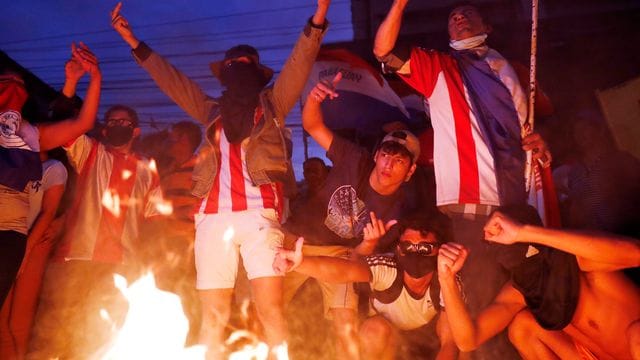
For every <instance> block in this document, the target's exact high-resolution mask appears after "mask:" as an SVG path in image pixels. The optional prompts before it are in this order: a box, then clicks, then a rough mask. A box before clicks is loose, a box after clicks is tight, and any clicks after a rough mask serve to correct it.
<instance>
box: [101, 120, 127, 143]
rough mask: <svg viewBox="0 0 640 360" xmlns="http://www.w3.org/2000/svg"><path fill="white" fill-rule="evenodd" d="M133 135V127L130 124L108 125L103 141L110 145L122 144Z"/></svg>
mask: <svg viewBox="0 0 640 360" xmlns="http://www.w3.org/2000/svg"><path fill="white" fill-rule="evenodd" d="M132 137H133V127H131V126H120V125H116V126H108V127H107V130H106V134H105V141H106V142H107V143H108V144H109V145H111V146H122V145H124V144H126V143H128V142H129V140H131V138H132Z"/></svg>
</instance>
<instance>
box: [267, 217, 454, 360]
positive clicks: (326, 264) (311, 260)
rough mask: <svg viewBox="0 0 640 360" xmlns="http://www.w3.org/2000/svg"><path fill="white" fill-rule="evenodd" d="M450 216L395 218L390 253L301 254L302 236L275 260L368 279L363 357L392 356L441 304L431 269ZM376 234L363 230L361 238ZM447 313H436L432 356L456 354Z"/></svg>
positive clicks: (338, 279)
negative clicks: (436, 339) (437, 345)
mask: <svg viewBox="0 0 640 360" xmlns="http://www.w3.org/2000/svg"><path fill="white" fill-rule="evenodd" d="M449 225H450V224H449V221H448V219H447V218H446V217H445V216H444V215H439V216H437V217H432V218H426V217H423V216H414V217H412V218H410V219H407V220H406V221H400V222H399V223H398V225H396V226H398V227H400V229H399V231H398V234H399V235H400V236H399V239H396V240H398V242H397V244H396V245H395V246H394V247H393V251H394V252H393V255H391V254H383V255H370V256H367V257H366V258H365V259H364V261H362V260H361V259H357V260H355V259H352V260H349V259H343V258H338V257H331V256H308V255H305V256H303V250H302V242H303V240H302V238H300V239H299V240H298V241H297V243H296V248H295V251H294V250H285V249H281V250H279V252H278V256H277V257H276V260H275V261H274V268H276V269H277V271H280V272H290V271H295V272H298V273H302V274H305V275H307V276H311V277H314V278H316V279H318V280H321V281H325V282H330V283H337V284H340V283H350V282H368V283H369V287H370V291H371V296H372V298H371V302H370V313H369V317H368V318H367V319H366V320H364V322H363V323H362V324H361V325H360V327H359V330H358V329H356V332H357V334H358V338H359V343H360V356H361V358H363V359H395V358H396V356H397V354H396V353H397V350H398V348H399V345H400V344H401V343H405V344H407V345H417V344H413V343H412V342H411V339H413V340H414V341H416V340H417V339H420V340H418V341H417V342H419V343H422V342H424V340H425V339H424V335H425V333H424V331H423V330H424V327H425V326H426V325H428V324H429V323H430V322H431V321H432V320H434V319H436V316H437V315H438V311H439V310H441V311H443V312H444V309H441V304H440V293H439V283H438V280H437V279H438V278H437V274H436V271H435V270H436V263H437V262H436V259H437V256H438V248H439V247H440V246H441V245H442V244H443V243H445V242H446V241H447V240H448V239H447V238H448V236H447V235H448V234H449V233H450V230H449V229H448V226H449ZM377 240H378V239H377V238H375V237H373V238H371V237H370V236H365V241H377ZM447 321H448V320H447V317H446V316H444V315H443V314H441V315H440V317H438V318H437V324H436V329H437V333H438V336H439V338H440V349H439V351H438V354H437V356H436V359H455V358H457V348H456V346H455V343H454V342H453V338H452V337H451V333H450V331H449V325H448V323H447Z"/></svg>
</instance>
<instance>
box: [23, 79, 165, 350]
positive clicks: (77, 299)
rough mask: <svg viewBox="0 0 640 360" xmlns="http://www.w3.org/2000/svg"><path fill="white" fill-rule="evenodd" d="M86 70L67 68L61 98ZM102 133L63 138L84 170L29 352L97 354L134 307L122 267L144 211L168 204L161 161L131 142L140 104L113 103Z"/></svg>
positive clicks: (129, 266)
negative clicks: (120, 285)
mask: <svg viewBox="0 0 640 360" xmlns="http://www.w3.org/2000/svg"><path fill="white" fill-rule="evenodd" d="M83 71H87V70H86V69H84V68H76V69H75V70H74V69H67V71H66V79H65V86H64V90H63V93H62V95H61V96H60V98H59V99H58V100H57V102H58V103H60V104H62V103H64V102H65V101H72V99H71V97H72V96H73V95H74V94H73V93H67V92H66V91H65V90H68V89H70V88H73V89H75V84H76V83H77V81H78V80H79V78H80V77H81V76H82V73H83ZM86 101H87V100H85V102H86ZM63 107H64V106H62V105H61V106H60V108H63ZM54 110H55V109H54ZM64 132H65V129H61V130H60V133H59V134H62V133H64ZM101 134H102V137H103V141H102V142H101V141H98V140H96V139H93V138H91V137H89V136H87V135H79V136H77V137H76V138H73V139H71V140H70V141H68V142H67V143H66V144H64V146H63V147H64V149H65V150H66V153H67V157H68V159H69V162H70V164H71V166H72V167H73V168H74V170H75V171H76V173H77V174H78V180H77V183H76V194H75V198H74V201H73V204H72V205H71V208H70V209H69V210H68V211H67V216H66V224H65V232H64V235H63V237H62V240H61V241H60V243H59V244H58V246H57V248H56V249H55V251H54V253H53V255H52V258H51V260H50V262H49V266H48V267H47V270H46V273H45V277H44V283H43V288H42V295H41V302H40V306H39V308H38V313H37V315H36V320H35V326H34V329H33V335H32V339H31V344H30V350H29V354H28V356H27V358H33V359H46V358H90V357H93V356H97V354H98V351H99V350H100V348H101V347H102V346H104V345H105V344H106V343H107V342H108V341H109V340H110V339H111V337H112V331H113V327H114V326H115V327H117V326H119V324H121V322H122V321H123V320H124V315H125V314H126V309H127V302H126V300H125V299H124V297H123V296H122V294H121V293H120V291H119V289H117V288H116V287H115V284H114V275H115V274H122V275H127V274H129V273H131V271H132V270H135V268H134V265H135V264H136V263H137V260H138V256H139V251H141V249H142V246H141V245H142V243H141V239H139V237H138V235H139V231H140V227H141V226H142V223H143V219H149V218H152V217H154V216H156V215H160V214H161V210H162V206H163V205H164V201H163V198H162V191H161V189H160V186H159V179H158V175H157V173H156V171H155V168H154V167H153V166H151V165H150V162H149V160H146V159H143V158H141V157H139V156H137V155H136V154H134V153H133V152H132V150H131V149H132V145H133V142H134V141H135V139H136V138H137V137H138V136H139V135H140V126H139V120H138V115H137V113H136V111H135V110H133V109H132V108H130V107H128V106H124V105H114V106H112V107H111V108H109V109H108V110H107V112H106V113H105V124H104V127H103V129H102V131H101ZM105 313H106V314H108V316H107V318H106V319H105V318H103V316H104V314H105ZM89 333H90V334H91V336H87V334H89Z"/></svg>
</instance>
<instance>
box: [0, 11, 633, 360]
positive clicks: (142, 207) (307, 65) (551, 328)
mask: <svg viewBox="0 0 640 360" xmlns="http://www.w3.org/2000/svg"><path fill="white" fill-rule="evenodd" d="M407 3H408V0H395V1H394V2H393V4H392V5H391V8H390V10H389V13H388V14H387V16H386V18H385V19H384V20H383V22H382V24H381V25H380V28H379V29H378V32H377V34H376V37H375V43H374V44H373V53H374V55H375V56H376V58H377V59H378V60H379V61H380V63H381V64H382V65H383V66H382V68H383V71H384V72H387V73H395V74H397V76H399V77H400V78H401V79H402V80H403V81H404V82H406V83H407V84H408V85H409V86H411V87H412V88H414V89H415V91H416V92H417V93H419V94H420V95H421V96H423V97H424V99H425V100H426V102H428V105H429V108H428V112H427V114H425V115H426V116H425V119H424V121H425V122H427V121H430V124H431V126H432V128H433V139H434V142H433V149H432V150H431V149H429V153H431V152H432V153H433V161H432V162H429V161H427V162H426V163H425V162H420V161H419V159H420V155H421V152H422V153H423V156H424V144H423V146H421V144H420V141H419V139H418V137H416V136H415V135H414V134H412V133H411V131H409V130H408V129H403V128H401V127H397V126H394V128H393V129H390V130H391V131H389V132H388V133H387V134H386V135H384V136H383V137H382V138H381V139H380V141H379V144H378V145H376V146H375V147H374V148H365V147H362V146H360V145H358V144H356V143H355V142H353V141H352V140H351V139H347V138H344V137H341V136H340V135H339V134H338V133H336V132H335V131H334V130H332V129H330V128H329V127H328V126H327V125H326V124H325V121H324V114H323V108H322V104H323V103H324V102H329V101H338V100H337V99H339V97H340V91H338V90H336V87H337V86H338V84H339V83H340V81H341V77H342V73H340V72H338V73H337V74H336V75H335V76H334V75H332V76H331V77H330V78H326V79H323V80H321V81H320V82H319V83H317V84H316V85H315V87H314V88H313V89H312V90H311V92H310V93H309V94H308V96H307V99H306V101H305V103H304V107H303V110H302V125H303V127H304V129H305V131H306V132H307V133H308V134H309V135H310V136H311V137H312V138H313V139H314V140H315V142H317V143H318V144H319V145H320V147H321V148H322V149H324V150H325V151H326V156H327V158H328V159H329V160H330V162H331V164H330V166H329V165H327V164H326V163H325V162H324V161H323V160H322V159H320V158H309V159H307V160H306V161H305V163H304V173H303V174H302V175H303V176H304V181H303V183H302V186H300V184H296V181H295V175H296V174H294V171H293V168H292V166H291V148H292V146H291V139H290V132H288V131H287V129H286V122H285V120H286V117H287V114H288V113H289V111H290V110H291V108H292V107H293V106H294V105H295V104H296V103H297V101H298V100H299V98H300V96H301V93H302V90H303V87H304V85H305V83H306V82H307V79H308V77H309V74H310V72H311V67H312V65H313V63H314V60H315V58H316V55H317V54H318V51H319V49H320V46H321V43H322V38H323V36H324V34H325V33H326V32H327V31H330V30H329V22H328V21H327V19H326V18H325V16H326V14H327V10H328V8H329V6H330V0H318V1H317V9H316V11H315V13H314V14H312V16H311V17H310V18H309V19H308V21H307V23H306V25H305V26H304V28H303V29H302V32H301V34H300V37H299V39H298V41H297V42H296V44H295V45H294V47H293V49H292V52H291V55H290V56H289V58H288V59H287V60H286V63H285V64H284V66H283V68H282V70H281V72H280V73H279V75H278V76H277V78H276V79H275V80H273V79H272V78H273V75H274V71H273V70H272V69H270V68H269V67H267V66H265V65H264V64H263V63H261V62H260V56H259V54H258V52H257V50H256V49H255V48H253V47H252V46H249V45H237V46H234V47H232V48H230V49H228V50H227V51H226V52H225V54H224V58H223V59H219V60H217V61H216V62H213V63H211V64H210V67H211V70H212V72H213V75H214V76H215V77H216V79H217V80H218V81H219V82H220V83H221V84H222V86H223V87H224V89H225V90H224V91H223V93H222V95H221V97H218V98H214V97H211V96H209V95H208V94H207V93H206V92H205V91H204V90H203V89H202V88H201V87H200V86H199V85H198V84H197V83H196V82H195V81H193V80H192V79H190V78H189V77H188V76H186V75H185V74H184V73H182V72H181V71H180V70H179V69H177V68H176V67H174V66H173V65H172V64H171V63H170V62H169V61H168V60H167V59H166V58H164V57H163V56H162V55H161V54H159V53H157V52H155V51H154V50H153V49H152V47H151V46H150V45H149V44H147V43H145V42H144V41H141V40H140V39H138V38H137V37H136V35H135V33H134V27H133V26H132V25H131V24H130V23H129V21H128V20H127V19H126V18H125V17H124V16H123V14H122V12H121V10H122V3H118V4H117V5H116V7H115V8H114V9H113V11H112V12H111V24H112V27H113V29H114V30H115V31H116V32H117V33H118V34H119V35H120V36H121V37H122V39H123V40H124V42H125V43H126V44H127V45H128V46H129V47H130V48H131V53H132V55H133V60H134V61H135V62H137V63H138V65H140V67H142V68H143V69H144V70H145V71H146V72H147V73H148V74H149V76H150V77H151V78H152V79H153V81H154V82H155V84H156V85H157V86H158V88H159V89H161V90H162V91H163V92H164V93H165V94H166V95H167V96H168V97H169V98H171V100H172V101H174V102H175V103H176V104H177V105H178V106H179V107H181V108H182V109H183V110H184V111H185V113H187V114H188V115H189V116H190V117H191V118H193V119H194V120H196V121H198V122H199V123H200V124H196V123H194V122H191V121H180V122H176V123H175V124H173V125H172V126H171V127H170V128H169V129H167V130H164V131H161V132H157V133H154V134H146V135H147V136H142V131H141V127H140V119H139V118H138V115H137V113H136V110H135V103H132V104H130V105H123V104H121V105H114V106H112V107H110V108H109V109H108V110H107V111H106V112H105V113H104V115H103V116H102V119H103V121H102V122H101V123H99V124H96V119H97V118H98V105H99V100H100V87H101V80H102V74H101V71H100V67H99V61H98V57H97V56H96V55H95V54H94V53H93V52H92V51H91V50H90V48H89V47H88V46H87V45H85V44H83V43H79V44H78V45H75V44H73V45H72V52H71V56H70V58H69V60H68V61H67V63H66V64H65V65H64V73H65V83H64V86H63V88H62V89H61V90H60V93H59V95H58V98H57V99H56V100H55V101H53V102H52V104H51V106H50V112H49V119H47V120H49V121H44V122H42V121H38V124H37V125H32V124H31V123H30V121H29V120H32V119H26V118H23V117H22V107H23V105H24V103H25V101H26V99H27V97H28V94H27V92H26V90H25V85H24V82H23V80H22V78H21V76H20V75H19V74H16V73H13V72H10V71H5V70H4V69H3V71H2V73H0V127H1V128H0V131H1V134H0V151H1V152H0V168H1V171H0V204H1V206H0V257H1V258H2V261H0V301H1V302H2V304H3V305H2V310H1V311H0V357H1V358H7V359H23V358H26V359H53V358H59V359H89V358H94V357H100V356H101V355H102V354H104V353H105V351H106V350H107V347H108V344H109V342H110V339H112V338H113V336H114V334H115V332H117V329H118V328H119V327H120V326H121V325H122V323H123V321H124V319H125V317H126V314H127V302H126V299H125V298H124V297H123V295H122V293H121V292H120V290H119V289H118V288H117V287H116V285H115V284H114V280H113V277H114V275H115V274H120V275H122V276H124V277H125V278H127V279H128V280H131V281H132V280H135V279H136V278H137V277H139V276H140V275H141V274H142V273H143V272H145V271H148V270H149V269H150V270H151V271H152V272H153V273H154V275H155V278H156V283H157V284H158V286H159V287H160V288H161V289H164V290H166V291H170V292H173V293H175V294H177V295H178V296H179V297H180V299H181V301H182V305H183V308H184V310H185V315H186V316H187V318H188V320H189V324H190V328H189V336H188V337H187V340H186V343H185V345H186V346H187V345H194V344H201V345H204V346H206V352H207V358H208V359H218V358H224V357H225V356H226V355H228V353H229V351H230V349H229V347H227V346H225V339H226V338H227V337H228V335H229V328H230V325H229V322H230V320H231V321H233V319H234V317H235V316H234V314H235V313H236V312H237V311H236V310H237V306H238V304H235V303H237V302H238V301H237V298H239V296H237V295H238V294H242V293H246V290H247V289H245V287H248V288H249V290H250V295H249V297H250V299H251V306H250V308H251V309H252V312H250V313H251V314H253V318H254V320H255V322H256V323H255V324H254V326H252V331H255V332H256V333H258V336H260V337H261V338H262V340H263V341H264V342H265V343H266V344H267V345H268V346H269V347H270V349H271V350H272V352H271V356H272V357H274V358H275V357H276V356H277V354H282V353H283V351H284V352H286V351H287V342H288V341H289V340H290V339H292V338H293V337H295V336H298V337H300V336H301V335H299V334H291V333H290V332H289V330H288V325H287V319H286V316H285V314H286V312H285V309H286V308H287V306H289V304H290V303H291V302H292V299H293V298H294V297H295V296H296V294H297V293H299V289H300V288H301V286H302V285H303V283H305V282H307V281H308V279H310V278H313V279H315V280H316V281H317V284H318V285H319V288H320V291H319V293H318V294H317V296H318V299H317V300H321V301H322V308H323V311H322V315H319V316H320V317H322V316H324V317H325V318H326V319H327V321H328V322H329V323H331V324H332V325H331V331H332V333H333V335H334V336H333V337H332V339H333V344H332V346H331V347H330V348H327V349H324V350H325V351H326V352H329V353H331V354H332V356H333V357H334V358H339V359H360V358H362V359H394V358H412V359H417V358H425V359H432V358H435V359H457V358H474V359H511V358H526V359H551V358H561V359H578V358H579V359H637V360H638V359H640V288H639V287H638V284H637V280H638V279H637V275H635V278H634V273H632V272H629V273H625V272H623V270H625V269H626V270H629V269H631V270H632V271H633V270H634V269H635V270H637V268H638V267H639V266H640V240H638V238H639V236H640V232H639V231H638V229H639V228H640V225H639V224H640V221H638V220H640V219H639V218H640V211H638V205H637V204H639V203H640V202H639V201H637V200H636V199H637V198H638V197H640V162H639V161H638V159H636V158H634V157H633V156H631V155H629V154H628V153H626V152H624V151H622V150H619V149H617V148H616V145H615V143H614V142H613V141H607V138H604V137H603V135H602V134H603V132H606V128H605V127H602V125H598V122H594V121H593V120H591V119H590V120H584V121H577V122H576V126H575V127H576V129H575V133H576V134H578V135H577V136H580V138H578V139H577V140H576V143H578V144H581V147H580V151H581V152H580V155H581V156H580V158H579V161H575V162H572V163H569V164H563V166H558V165H559V164H553V165H554V167H555V168H556V169H557V171H556V180H557V187H558V190H559V193H560V195H561V196H560V197H561V200H562V202H561V207H562V210H563V211H562V215H563V216H562V221H563V222H564V224H565V226H566V227H565V228H561V229H552V228H546V227H544V226H543V224H542V222H541V220H540V217H539V216H538V212H537V211H536V209H534V208H533V207H531V206H530V205H528V195H527V191H526V185H525V177H524V174H525V167H526V166H525V165H526V161H527V155H526V154H527V152H530V153H531V158H532V161H533V162H537V163H538V164H540V166H541V167H542V168H549V167H550V166H551V165H552V156H551V152H550V151H549V149H548V148H547V145H546V143H545V141H544V139H543V137H542V136H541V135H540V134H538V133H536V132H529V133H526V132H523V131H522V129H523V128H524V127H526V125H525V124H526V120H527V100H528V96H527V92H526V89H525V88H524V87H523V84H526V80H525V79H523V78H522V77H521V76H520V75H521V74H522V73H523V71H522V66H521V65H518V64H517V63H513V62H510V61H508V60H507V59H505V58H504V57H503V56H502V55H501V54H500V53H499V52H498V51H496V50H495V49H492V48H490V47H489V46H488V45H487V43H486V39H487V37H488V36H490V34H491V31H492V28H491V26H490V24H489V23H488V22H487V21H486V19H484V18H483V16H482V14H481V12H480V10H479V8H478V7H476V6H475V5H473V4H470V3H462V4H457V5H456V6H454V7H452V10H451V12H450V14H449V18H448V33H449V37H450V47H451V49H449V51H447V52H442V51H438V50H432V49H424V48H420V47H405V46H401V45H397V40H398V39H397V38H398V35H399V31H400V27H401V24H402V17H403V12H404V9H405V7H406V6H407ZM61 65H62V64H61ZM61 70H62V66H61ZM525 70H526V68H525ZM524 73H526V71H524ZM85 77H87V78H88V79H89V86H88V88H87V92H86V94H85V97H84V101H83V102H82V103H81V104H80V103H78V102H77V101H75V99H76V98H75V95H76V94H75V89H76V86H77V84H78V82H79V81H81V80H82V79H83V78H85ZM272 80H273V81H272ZM535 100H536V101H535V105H536V114H537V115H538V116H546V115H549V114H551V113H552V112H553V106H552V105H551V101H550V99H548V98H547V97H546V95H544V93H543V92H542V91H539V92H538V96H537V98H536V99H535ZM39 120H41V119H39ZM393 121H394V119H390V121H389V122H390V123H391V122H393ZM96 125H98V126H96ZM94 127H95V128H96V129H97V131H94V132H93V136H89V135H87V133H88V132H90V130H92V129H94ZM203 129H204V131H203ZM523 134H524V135H523ZM56 148H57V149H58V152H57V153H56V152H55V151H53V152H52V151H51V150H52V149H56ZM59 149H63V150H64V153H65V154H63V155H62V156H60V154H59V152H60V150H59ZM294 151H295V150H294ZM56 154H57V155H56ZM54 158H60V159H62V160H63V161H62V162H60V161H58V160H55V159H54ZM298 175H301V174H298ZM67 178H69V180H70V181H69V183H70V184H71V185H70V186H67ZM63 196H64V197H65V198H69V199H70V200H69V201H62V199H63ZM61 203H63V205H62V206H60V204H61ZM243 278H246V280H248V282H247V281H241V280H242V279H243ZM234 294H236V297H235V299H236V301H234ZM305 306H306V305H305ZM301 311H302V312H304V311H307V310H306V309H301ZM105 313H106V314H108V316H106V317H105V315H104V314H105ZM317 320H318V321H320V320H322V319H317ZM88 334H90V336H88ZM310 335H312V334H303V335H302V337H304V336H310ZM301 356H302V357H307V356H306V355H301ZM294 357H295V356H294Z"/></svg>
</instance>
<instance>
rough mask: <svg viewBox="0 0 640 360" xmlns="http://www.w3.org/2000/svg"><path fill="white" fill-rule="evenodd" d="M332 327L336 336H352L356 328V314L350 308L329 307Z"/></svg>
mask: <svg viewBox="0 0 640 360" xmlns="http://www.w3.org/2000/svg"><path fill="white" fill-rule="evenodd" d="M330 312H331V317H332V319H333V328H334V330H335V332H336V334H337V335H338V336H352V335H353V334H354V333H355V331H356V330H357V315H356V312H355V311H354V310H351V309H331V310H330Z"/></svg>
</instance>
